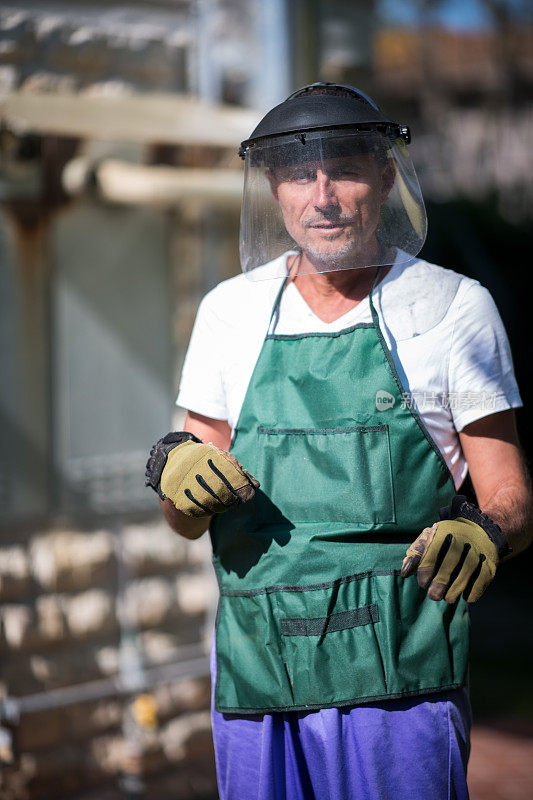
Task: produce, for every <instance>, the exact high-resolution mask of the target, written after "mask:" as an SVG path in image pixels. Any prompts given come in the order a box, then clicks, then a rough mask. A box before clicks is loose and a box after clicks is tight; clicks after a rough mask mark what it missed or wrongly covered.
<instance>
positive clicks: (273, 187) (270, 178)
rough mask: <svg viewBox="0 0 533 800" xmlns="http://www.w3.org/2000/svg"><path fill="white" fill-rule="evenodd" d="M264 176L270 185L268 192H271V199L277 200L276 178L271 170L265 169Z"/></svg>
mask: <svg viewBox="0 0 533 800" xmlns="http://www.w3.org/2000/svg"><path fill="white" fill-rule="evenodd" d="M265 174H266V176H267V178H268V182H269V184H270V191H271V192H272V197H273V198H274V200H277V199H278V181H277V180H276V176H275V175H274V173H273V172H272V170H270V169H267V171H266V173H265Z"/></svg>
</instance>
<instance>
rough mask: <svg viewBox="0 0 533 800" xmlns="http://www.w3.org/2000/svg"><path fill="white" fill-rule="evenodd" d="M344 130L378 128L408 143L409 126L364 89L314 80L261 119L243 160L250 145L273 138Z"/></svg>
mask: <svg viewBox="0 0 533 800" xmlns="http://www.w3.org/2000/svg"><path fill="white" fill-rule="evenodd" d="M341 129H344V130H345V131H346V132H347V133H348V132H350V131H351V132H352V133H356V132H358V131H377V132H378V133H380V134H382V135H384V136H386V135H392V136H393V137H394V138H397V137H401V138H402V139H403V140H404V142H405V143H406V144H409V142H410V140H411V137H410V133H409V128H408V127H407V126H405V125H399V124H398V123H397V122H393V121H392V120H390V119H388V118H387V117H385V116H384V114H382V112H381V111H380V109H379V108H378V106H377V105H376V104H375V103H374V102H373V101H372V100H371V99H370V98H369V97H368V96H367V95H365V94H364V93H363V92H360V91H359V90H358V89H354V88H352V87H351V86H343V85H341V84H333V83H315V84H311V85H309V86H304V87H303V88H302V89H298V91H296V92H294V93H293V94H291V95H290V96H289V97H288V98H287V99H286V100H284V101H283V103H280V104H279V105H278V106H275V108H273V109H272V110H271V111H269V112H268V113H267V114H266V115H265V116H264V117H263V119H262V120H261V122H260V123H259V125H257V127H256V128H255V130H254V131H253V132H252V135H251V136H250V137H249V138H248V139H245V140H244V141H243V142H242V143H241V146H240V149H239V155H240V157H241V158H243V159H244V157H245V155H246V152H247V150H248V149H249V148H252V147H254V146H255V145H258V144H260V143H264V144H267V143H268V142H269V141H270V140H271V139H273V138H277V139H278V141H279V137H283V136H287V137H289V138H288V141H289V142H290V140H291V139H293V140H294V139H295V138H298V137H299V136H301V135H302V134H305V133H308V132H312V131H320V132H322V134H323V135H324V136H328V135H331V134H332V133H334V132H338V131H339V130H341Z"/></svg>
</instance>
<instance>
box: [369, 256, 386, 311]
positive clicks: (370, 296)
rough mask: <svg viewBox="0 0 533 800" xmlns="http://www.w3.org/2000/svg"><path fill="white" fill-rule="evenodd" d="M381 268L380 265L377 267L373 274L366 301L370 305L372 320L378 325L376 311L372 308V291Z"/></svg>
mask: <svg viewBox="0 0 533 800" xmlns="http://www.w3.org/2000/svg"><path fill="white" fill-rule="evenodd" d="M382 269H383V267H382V266H380V267H378V268H377V270H376V274H375V275H374V280H373V281H372V286H371V287H370V294H369V295H368V303H369V305H370V313H371V314H372V322H373V323H374V325H379V321H378V315H377V311H376V309H375V308H374V303H373V302H372V295H373V293H374V289H375V287H376V285H377V283H378V280H379V276H380V275H381V270H382Z"/></svg>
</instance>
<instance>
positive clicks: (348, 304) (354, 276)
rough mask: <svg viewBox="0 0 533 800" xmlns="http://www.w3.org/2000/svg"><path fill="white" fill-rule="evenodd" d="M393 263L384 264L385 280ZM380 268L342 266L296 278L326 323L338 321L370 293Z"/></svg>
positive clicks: (310, 305) (314, 309)
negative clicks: (349, 267)
mask: <svg viewBox="0 0 533 800" xmlns="http://www.w3.org/2000/svg"><path fill="white" fill-rule="evenodd" d="M391 266H392V265H388V266H385V267H383V269H382V270H381V275H380V280H383V278H384V277H385V275H387V273H388V272H389V270H390V269H391ZM377 270H378V267H365V268H357V269H340V270H335V271H333V272H313V273H312V274H310V275H296V276H295V277H294V278H293V279H292V281H293V283H294V285H295V286H296V288H297V289H298V291H299V292H300V294H301V295H302V297H303V299H304V300H305V302H306V303H307V305H308V306H309V308H310V309H311V311H312V312H313V313H314V314H315V315H316V316H317V317H318V318H319V319H321V320H322V321H323V322H334V321H335V320H336V319H338V318H339V317H342V316H343V315H344V314H346V313H347V312H348V311H350V310H351V309H352V308H355V306H356V305H358V304H359V303H360V302H361V300H363V299H364V298H365V297H366V296H367V295H368V294H369V293H370V289H371V287H372V283H373V281H374V278H375V277H376V272H377Z"/></svg>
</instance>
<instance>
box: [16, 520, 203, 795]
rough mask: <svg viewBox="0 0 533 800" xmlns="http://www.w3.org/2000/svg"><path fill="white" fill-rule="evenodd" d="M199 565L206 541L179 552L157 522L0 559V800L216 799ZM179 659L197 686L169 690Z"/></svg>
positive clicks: (66, 533)
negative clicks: (126, 794) (0, 734)
mask: <svg viewBox="0 0 533 800" xmlns="http://www.w3.org/2000/svg"><path fill="white" fill-rule="evenodd" d="M208 551H209V544H208V541H207V537H204V538H203V539H200V540H197V541H196V542H186V541H185V540H182V539H180V538H179V537H178V536H177V535H175V534H174V533H173V532H172V531H171V530H170V529H169V528H167V526H166V524H165V523H164V522H162V521H159V520H154V521H152V522H150V523H143V524H140V523H139V524H130V525H124V526H121V527H114V528H113V529H108V528H105V527H103V528H101V529H99V530H81V529H78V530H74V529H71V528H69V529H67V528H63V529H60V528H54V529H50V530H47V531H42V532H39V533H36V534H34V535H30V536H27V537H26V538H25V539H24V540H22V541H19V542H12V543H10V544H6V545H4V546H3V547H2V548H1V549H0V604H1V615H0V650H1V653H2V656H1V669H0V676H1V678H0V696H2V697H3V699H4V701H6V702H5V703H4V716H5V717H6V720H5V721H4V722H3V724H4V725H5V726H6V730H8V731H10V732H11V733H12V742H13V745H12V749H13V756H14V762H13V763H12V764H11V765H9V766H7V767H5V768H4V772H3V777H2V783H0V787H1V788H0V797H2V798H6V800H7V798H12V799H13V800H18V799H19V798H20V799H22V798H36V799H37V798H43V800H44V798H46V799H47V800H56V798H57V800H59V798H67V797H68V798H74V797H75V798H82V797H83V798H85V797H87V798H89V797H91V798H93V797H94V798H96V797H98V798H99V800H104V799H105V798H107V797H109V798H112V797H120V796H122V795H121V794H120V791H119V784H120V779H121V776H122V781H124V780H125V781H126V782H127V781H128V780H129V781H130V782H131V781H134V782H135V781H137V784H138V783H139V781H141V782H144V783H145V784H146V787H147V788H146V794H145V795H144V796H146V797H150V798H159V797H161V798H163V797H172V798H176V799H179V798H184V800H185V798H203V797H205V798H210V797H215V796H216V780H215V775H214V764H213V754H212V743H211V731H210V717H209V710H208V709H209V692H210V684H209V679H208V677H207V674H206V672H207V649H208V638H209V630H210V627H211V624H212V619H213V606H214V602H215V596H216V585H215V579H214V576H213V575H212V570H211V567H210V565H209V563H208ZM191 655H192V656H194V658H193V661H194V670H193V672H194V673H195V674H194V675H191V676H190V677H183V678H181V679H179V680H178V679H176V678H174V679H173V678H172V675H173V674H174V675H177V674H178V672H179V669H178V668H173V667H172V665H173V664H175V662H177V661H183V659H184V658H185V659H186V660H188V661H189V662H191ZM191 663H192V662H191ZM169 665H170V666H169ZM158 670H159V672H158ZM184 674H185V675H186V673H184ZM143 680H144V681H145V683H146V682H148V683H149V684H150V683H153V684H154V685H153V686H151V685H149V686H145V685H143ZM128 686H131V688H132V691H131V692H128V691H127V687H128ZM65 687H70V688H69V689H68V691H65ZM136 687H137V688H138V691H137V692H135V691H133V689H134V688H136ZM115 689H116V690H115ZM61 690H63V691H61ZM98 695H101V696H98ZM139 695H141V700H140V703H141V706H140V711H139V707H138V704H139V700H138V699H137V703H136V702H135V698H136V697H137V698H138V697H139ZM143 703H145V704H146V703H148V705H149V710H150V709H151V711H150V713H148V718H147V714H146V712H143V711H142V706H143ZM43 704H44V705H46V704H49V705H50V706H51V707H48V708H42V705H43ZM39 709H40V710H39ZM124 776H125V777H124ZM128 776H129V777H128ZM139 796H143V795H142V793H141V794H139Z"/></svg>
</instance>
